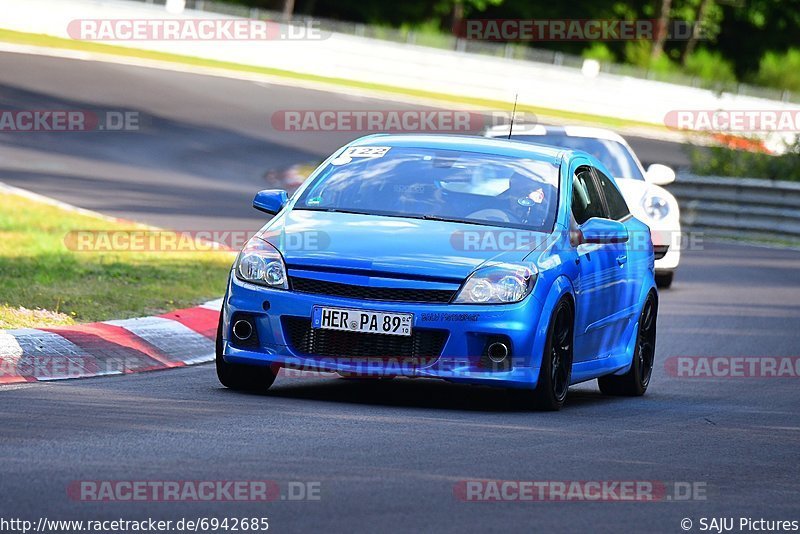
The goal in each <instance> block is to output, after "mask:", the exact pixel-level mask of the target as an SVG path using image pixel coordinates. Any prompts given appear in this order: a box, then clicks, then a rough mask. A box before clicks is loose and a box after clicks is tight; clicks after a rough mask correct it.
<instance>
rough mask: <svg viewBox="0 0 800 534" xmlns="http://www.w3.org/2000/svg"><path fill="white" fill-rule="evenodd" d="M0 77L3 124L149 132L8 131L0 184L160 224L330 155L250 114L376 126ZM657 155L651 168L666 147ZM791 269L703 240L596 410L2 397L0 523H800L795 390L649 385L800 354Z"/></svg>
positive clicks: (792, 256) (126, 83)
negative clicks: (7, 120) (218, 489)
mask: <svg viewBox="0 0 800 534" xmlns="http://www.w3.org/2000/svg"><path fill="white" fill-rule="evenodd" d="M0 76H2V87H1V88H0V98H1V99H2V105H3V107H6V106H8V105H14V106H18V107H19V108H24V107H25V106H26V105H27V106H29V107H36V108H38V109H42V108H50V107H54V106H56V105H58V104H62V105H64V106H76V107H79V106H81V105H84V106H90V105H95V106H108V105H117V106H122V107H128V108H130V107H134V108H138V109H141V110H142V111H143V112H147V113H149V114H152V115H153V116H155V117H156V118H155V119H154V122H153V124H156V125H157V128H156V130H155V131H153V132H152V133H151V134H150V135H148V136H147V137H146V138H141V137H136V138H134V137H131V138H125V137H119V138H116V137H114V136H112V135H111V134H108V135H106V136H102V135H95V134H60V136H57V135H55V134H52V135H50V136H49V137H48V136H39V135H38V134H37V136H35V137H34V136H29V137H27V138H26V137H25V136H23V135H21V134H2V137H0V180H3V181H8V182H11V183H14V184H17V185H20V186H22V187H28V188H30V189H33V190H35V191H38V192H42V193H46V194H51V195H53V196H56V197H58V198H61V199H63V200H67V201H71V202H74V203H76V204H79V205H81V206H83V207H88V208H94V209H100V210H101V211H104V212H106V213H112V214H116V215H124V216H128V217H133V218H137V219H139V220H145V221H147V222H152V223H155V224H162V225H172V226H175V227H180V226H182V225H197V224H205V225H209V224H212V225H215V227H216V226H218V225H220V224H221V223H223V222H224V223H225V224H226V225H227V224H230V225H233V224H239V225H242V226H243V227H247V225H250V224H253V223H255V224H256V225H257V224H258V218H257V217H254V216H253V215H252V214H251V213H250V211H249V208H247V205H248V203H249V201H250V199H251V196H252V191H253V190H254V189H257V188H258V187H259V181H260V180H261V179H262V176H263V173H264V169H265V168H270V167H274V166H278V165H288V164H291V163H295V162H297V161H303V160H304V158H305V159H308V158H312V159H313V158H319V157H320V156H321V155H324V154H325V153H326V152H327V151H328V150H330V149H332V148H334V147H335V146H338V145H340V144H341V142H343V141H346V139H330V138H328V137H327V136H320V135H318V134H314V135H315V136H309V137H305V139H298V140H295V139H292V138H291V137H290V136H286V135H285V134H280V133H279V132H271V131H268V129H265V128H264V127H263V126H264V121H265V120H267V119H266V118H265V116H264V115H262V116H256V114H255V113H254V109H255V108H258V106H263V108H264V109H297V108H299V107H300V105H298V102H303V101H307V102H313V103H314V105H309V106H308V107H310V108H311V107H313V108H321V107H322V106H323V105H331V106H337V105H338V104H340V103H342V102H346V103H347V104H348V105H349V104H352V108H355V107H356V106H359V105H360V106H365V107H371V108H373V109H374V106H375V104H374V103H370V102H365V101H363V100H361V99H354V100H352V101H351V100H348V99H347V98H345V97H342V96H339V95H330V94H327V93H320V92H313V91H303V90H297V89H294V90H289V89H285V88H282V87H270V86H266V87H265V86H262V85H258V84H254V83H252V82H234V81H230V80H222V79H212V78H208V79H207V78H200V77H197V76H192V75H186V74H175V73H166V72H161V71H150V70H148V69H138V68H128V67H119V66H113V65H102V64H95V63H88V62H70V61H64V60H56V59H48V58H26V57H23V56H11V55H0ZM53 80H58V85H57V86H54V85H53ZM312 98H314V99H317V100H316V101H313V100H307V99H312ZM320 99H322V100H320ZM348 109H349V108H348ZM267 114H268V112H267ZM70 135H74V136H75V139H74V140H72V138H70V139H66V137H67V136H70ZM85 135H89V136H95V137H81V136H85ZM114 135H120V136H126V135H129V134H114ZM131 135H132V134H131ZM137 135H141V134H137ZM43 137H44V138H43ZM334 137H335V136H334ZM660 146H663V145H660ZM653 149H654V150H655V147H654V148H653ZM640 150H641V149H640ZM663 150H664V154H665V156H664V157H665V158H666V157H667V156H668V155H669V153H670V150H671V149H670V147H669V146H664V148H663ZM655 155H656V156H658V155H659V154H657V153H656V154H655ZM643 159H644V157H643ZM653 160H655V159H653ZM662 160H664V158H662ZM668 162H669V161H668ZM232 214H236V215H232ZM184 227H187V226H184ZM188 227H189V228H191V227H192V226H188ZM798 268H800V252H797V251H792V250H774V249H768V248H759V247H752V246H742V245H730V244H716V243H712V242H705V243H703V244H702V246H699V247H697V249H695V250H690V251H687V252H686V253H685V258H684V263H683V264H682V266H681V270H680V272H679V274H678V276H677V278H676V282H675V285H674V287H673V289H671V290H669V291H664V292H662V293H661V305H660V313H659V323H658V327H659V340H658V346H657V361H656V369H655V372H654V377H653V381H652V384H651V388H650V390H649V391H648V393H647V395H646V396H645V397H642V398H634V399H620V398H609V397H604V396H602V395H601V394H600V393H599V391H598V390H597V387H596V385H595V384H594V382H590V383H586V384H583V385H580V386H576V387H574V388H572V389H571V391H570V396H569V398H568V400H567V405H566V406H565V408H564V409H563V410H562V411H561V412H558V413H548V414H542V413H529V412H525V411H519V410H517V409H515V407H514V406H513V405H511V404H510V402H509V398H508V397H507V395H506V394H505V393H504V392H503V391H502V390H494V389H488V388H474V387H466V386H459V385H453V384H448V383H445V382H441V381H431V380H410V379H398V380H394V381H391V382H381V383H372V382H368V381H350V380H343V379H336V378H289V377H280V378H279V379H278V381H277V382H276V384H275V385H274V386H273V388H272V389H271V390H270V392H269V393H267V394H264V395H253V394H242V393H236V392H233V391H229V390H226V389H224V388H222V387H221V386H220V385H219V384H218V383H217V381H216V377H215V374H214V369H213V366H209V365H204V366H198V367H193V368H186V369H180V370H170V371H162V372H152V373H145V374H140V375H132V376H127V377H115V378H97V379H85V380H74V381H65V382H59V383H38V384H29V385H23V386H7V387H3V388H0V437H2V439H0V455H1V456H0V457H2V476H1V477H0V495H2V498H1V499H0V518H9V517H18V518H25V519H29V520H33V521H36V520H37V519H38V518H39V517H42V516H45V517H47V518H49V519H117V518H124V519H145V518H147V517H153V518H155V519H165V520H166V519H172V520H176V519H179V518H181V517H188V518H198V517H217V518H224V517H229V518H230V517H263V516H268V517H269V522H270V530H271V531H275V532H301V531H302V532H307V531H310V530H312V529H313V530H317V529H318V530H324V531H331V532H341V531H359V532H376V531H425V532H439V531H464V530H469V531H473V530H482V531H484V530H485V531H498V532H500V531H513V532H517V531H519V532H522V531H524V532H542V531H553V532H619V531H656V532H683V530H682V529H681V526H680V521H681V520H682V519H683V518H689V519H692V520H693V521H694V522H695V528H694V529H693V530H695V531H696V530H698V528H699V520H700V518H701V517H708V518H710V517H734V518H739V517H752V518H754V519H759V518H764V519H787V520H798V519H800V506H798V498H799V497H800V468H799V467H798V457H800V455H798V452H800V415H799V414H798V406H800V389H799V388H798V384H799V382H798V380H800V379H799V378H714V379H710V378H685V377H684V378H680V377H675V376H671V374H670V373H668V372H667V371H666V369H665V362H666V361H667V360H668V358H670V357H673V356H800V354H798V350H799V347H800V329H798V327H797V326H798V324H800V278H799V277H798V275H797V273H798ZM471 479H503V480H537V481H547V480H552V481H590V480H594V481H655V482H657V483H660V482H664V483H667V484H668V485H670V484H672V483H675V482H688V483H700V484H705V487H706V495H705V499H704V500H692V501H688V502H682V501H681V502H676V501H675V500H672V501H663V502H655V503H653V502H627V503H623V502H594V503H587V502H539V503H530V502H505V503H493V502H478V503H476V502H463V501H462V500H460V499H458V498H457V497H456V496H455V494H454V487H455V486H456V485H457V484H458V483H459V482H461V481H464V480H471ZM78 480H162V481H163V480H274V481H276V482H277V483H278V484H279V486H280V487H281V490H282V491H283V493H284V494H286V492H287V487H288V484H289V482H297V481H300V482H312V483H319V484H320V488H321V494H320V496H321V498H320V500H318V501H297V502H294V501H290V500H277V501H275V502H272V503H267V504H264V503H232V502H215V503H191V502H185V503H164V502H161V503H153V502H144V503H142V502H139V503H92V502H79V501H75V500H73V499H71V498H70V497H69V496H68V495H67V487H68V486H69V485H70V483H72V482H73V481H78Z"/></svg>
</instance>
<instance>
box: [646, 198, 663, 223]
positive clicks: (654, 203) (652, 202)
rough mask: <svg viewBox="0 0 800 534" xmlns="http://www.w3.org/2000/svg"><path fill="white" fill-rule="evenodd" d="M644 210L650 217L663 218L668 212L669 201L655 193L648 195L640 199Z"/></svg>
mask: <svg viewBox="0 0 800 534" xmlns="http://www.w3.org/2000/svg"><path fill="white" fill-rule="evenodd" d="M642 207H643V208H644V212H645V213H646V214H647V216H648V217H650V218H651V219H656V220H658V219H663V218H664V217H666V216H667V214H668V213H669V202H667V199H665V198H661V197H659V196H656V195H648V196H646V197H644V198H643V199H642Z"/></svg>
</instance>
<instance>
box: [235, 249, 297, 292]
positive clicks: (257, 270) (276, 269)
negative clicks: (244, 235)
mask: <svg viewBox="0 0 800 534" xmlns="http://www.w3.org/2000/svg"><path fill="white" fill-rule="evenodd" d="M236 276H237V277H238V278H239V279H240V280H244V281H245V282H250V283H251V284H259V285H262V286H267V287H273V288H276V289H289V282H288V280H287V277H286V266H285V265H284V264H283V258H282V257H281V254H280V252H278V251H277V250H275V247H273V246H272V245H270V244H269V243H267V242H266V241H264V240H262V239H259V238H258V237H253V238H252V239H250V241H248V242H247V244H246V245H245V246H244V248H243V249H242V252H240V253H239V257H238V258H237V259H236Z"/></svg>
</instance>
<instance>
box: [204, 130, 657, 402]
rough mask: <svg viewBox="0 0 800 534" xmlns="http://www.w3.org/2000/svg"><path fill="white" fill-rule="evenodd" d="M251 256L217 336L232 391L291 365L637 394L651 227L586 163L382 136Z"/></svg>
mask: <svg viewBox="0 0 800 534" xmlns="http://www.w3.org/2000/svg"><path fill="white" fill-rule="evenodd" d="M253 205H254V207H255V208H257V209H259V210H261V211H264V212H266V213H269V214H274V215H275V217H273V218H272V219H271V220H270V221H269V222H268V223H267V224H266V225H265V226H264V227H263V228H262V229H261V230H260V231H259V232H258V233H257V234H256V235H255V236H254V237H253V238H252V239H250V241H249V242H248V243H247V244H246V246H245V247H244V249H243V250H242V251H241V253H240V254H239V256H238V258H237V259H236V262H235V263H234V265H233V269H232V271H231V276H230V280H229V283H228V287H227V293H226V296H225V299H224V305H223V309H222V313H221V317H220V323H219V329H218V335H217V355H216V365H217V373H218V376H219V379H220V381H221V382H222V384H223V385H225V386H227V387H230V388H236V389H248V390H254V389H255V390H257V389H266V388H268V387H269V386H270V385H271V384H272V383H273V381H274V380H275V378H276V375H277V374H278V372H279V370H280V369H281V368H282V367H286V368H294V369H300V370H305V371H323V372H335V373H340V374H342V375H345V376H359V377H373V378H390V377H396V376H410V377H428V378H440V379H445V380H450V381H453V382H462V383H471V384H481V385H489V386H500V387H505V388H509V390H510V391H511V392H512V394H513V396H514V397H515V398H518V399H519V402H521V403H523V404H525V405H530V406H531V407H537V408H539V409H545V410H557V409H559V408H560V407H561V406H562V405H563V403H564V400H565V398H566V396H567V390H568V388H569V386H570V385H571V384H576V383H579V382H584V381H587V380H592V379H597V380H598V382H599V386H600V389H601V391H602V392H603V393H606V394H612V395H631V396H632V395H642V394H643V393H644V392H645V390H646V389H647V386H648V383H649V381H650V376H651V372H652V368H653V358H654V354H655V340H656V314H657V309H658V293H657V291H656V285H655V281H654V267H653V247H652V242H651V239H650V231H649V229H648V227H647V226H646V225H645V224H644V223H642V222H640V221H639V220H637V219H635V218H634V217H632V216H631V214H630V212H629V211H628V207H627V205H626V204H625V201H624V199H623V198H622V195H621V194H620V192H619V190H618V189H617V186H616V184H615V183H614V180H613V179H612V178H611V177H610V173H609V172H608V171H607V170H606V169H605V168H604V167H603V165H602V164H601V163H600V162H599V161H598V160H596V159H595V158H593V157H592V156H590V155H588V154H586V153H583V152H579V151H571V150H565V149H559V148H552V147H545V146H537V145H532V144H530V143H520V142H515V141H508V140H504V139H487V138H480V137H467V136H444V135H372V136H367V137H363V138H361V139H358V140H356V141H354V142H352V143H350V144H349V145H347V146H345V147H343V148H341V149H339V150H337V151H336V152H335V153H334V154H333V155H332V156H331V157H329V158H328V159H327V160H326V161H325V162H323V163H322V164H321V165H320V166H319V167H318V168H317V169H316V170H315V171H314V172H313V173H312V174H311V176H310V177H309V179H308V180H307V181H306V182H305V183H304V184H303V185H302V186H301V187H300V189H299V190H298V191H297V192H296V193H295V194H294V195H293V196H292V197H291V199H289V198H288V196H287V194H286V192H285V191H279V190H266V191H261V192H259V193H258V194H257V195H256V197H255V200H254V202H253Z"/></svg>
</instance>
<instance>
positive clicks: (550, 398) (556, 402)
mask: <svg viewBox="0 0 800 534" xmlns="http://www.w3.org/2000/svg"><path fill="white" fill-rule="evenodd" d="M574 319H575V318H574V313H573V310H572V305H571V304H570V302H569V301H568V300H567V299H562V300H561V301H559V303H558V304H557V305H556V308H555V310H553V313H552V315H551V317H550V325H549V326H548V330H547V341H546V343H545V348H544V351H543V353H542V365H541V366H540V368H539V380H538V381H537V384H536V389H534V390H533V391H530V390H513V392H514V397H515V400H516V401H518V402H520V403H522V404H523V406H525V407H530V408H533V409H535V410H539V411H551V412H553V411H557V410H560V409H561V407H562V406H563V405H564V401H565V400H566V398H567V392H568V391H569V383H570V378H571V377H572V356H573V348H574V331H575V320H574Z"/></svg>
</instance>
